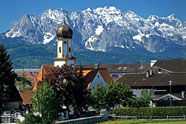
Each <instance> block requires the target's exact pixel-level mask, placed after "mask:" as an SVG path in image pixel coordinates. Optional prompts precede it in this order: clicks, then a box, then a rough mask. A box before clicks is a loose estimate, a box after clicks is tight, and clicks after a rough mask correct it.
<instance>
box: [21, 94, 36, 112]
mask: <svg viewBox="0 0 186 124" xmlns="http://www.w3.org/2000/svg"><path fill="white" fill-rule="evenodd" d="M19 94H20V96H21V98H22V100H23V103H22V109H23V110H24V111H25V112H26V113H29V111H30V107H31V104H32V98H33V91H31V90H25V91H19Z"/></svg>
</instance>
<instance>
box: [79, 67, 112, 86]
mask: <svg viewBox="0 0 186 124" xmlns="http://www.w3.org/2000/svg"><path fill="white" fill-rule="evenodd" d="M76 68H77V69H79V68H80V66H76ZM87 70H89V71H92V70H95V66H93V65H86V66H83V72H84V71H87ZM98 70H99V72H100V74H101V75H102V77H103V79H104V80H105V82H108V83H110V82H112V77H111V76H110V73H109V72H108V70H107V67H106V66H99V67H98ZM87 74H88V73H87Z"/></svg>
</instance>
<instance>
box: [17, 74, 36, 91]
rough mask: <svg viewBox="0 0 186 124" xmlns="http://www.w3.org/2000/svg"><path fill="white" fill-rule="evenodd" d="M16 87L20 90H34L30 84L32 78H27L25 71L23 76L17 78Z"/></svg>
mask: <svg viewBox="0 0 186 124" xmlns="http://www.w3.org/2000/svg"><path fill="white" fill-rule="evenodd" d="M17 79H19V80H16V82H15V85H16V86H17V87H19V90H32V88H33V86H32V85H31V83H30V80H31V79H30V78H27V77H26V71H23V72H22V74H21V75H19V76H18V77H17Z"/></svg>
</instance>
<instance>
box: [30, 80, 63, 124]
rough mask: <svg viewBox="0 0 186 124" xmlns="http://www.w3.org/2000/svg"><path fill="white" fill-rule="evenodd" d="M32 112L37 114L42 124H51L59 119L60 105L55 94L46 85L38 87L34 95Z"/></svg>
mask: <svg viewBox="0 0 186 124" xmlns="http://www.w3.org/2000/svg"><path fill="white" fill-rule="evenodd" d="M32 111H33V113H38V115H39V116H40V117H41V121H42V123H43V124H52V122H53V121H55V120H56V119H57V118H58V117H59V111H60V104H59V101H58V99H57V97H56V93H55V92H54V90H53V89H52V87H51V86H50V85H49V84H48V83H44V84H42V85H40V88H39V89H38V90H37V91H36V92H35V93H34V97H33V100H32Z"/></svg>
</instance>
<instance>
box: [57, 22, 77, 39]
mask: <svg viewBox="0 0 186 124" xmlns="http://www.w3.org/2000/svg"><path fill="white" fill-rule="evenodd" d="M56 34H57V37H58V38H59V37H62V38H70V39H72V36H73V31H72V29H71V28H70V27H69V26H68V25H67V24H66V22H65V19H64V24H63V25H61V26H60V27H59V28H58V29H57V32H56Z"/></svg>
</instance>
